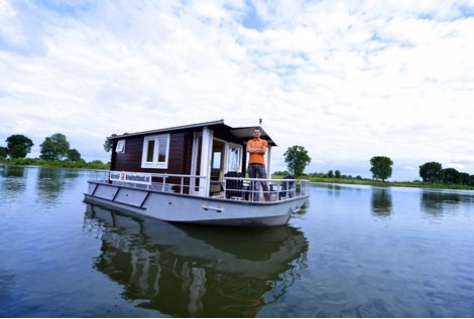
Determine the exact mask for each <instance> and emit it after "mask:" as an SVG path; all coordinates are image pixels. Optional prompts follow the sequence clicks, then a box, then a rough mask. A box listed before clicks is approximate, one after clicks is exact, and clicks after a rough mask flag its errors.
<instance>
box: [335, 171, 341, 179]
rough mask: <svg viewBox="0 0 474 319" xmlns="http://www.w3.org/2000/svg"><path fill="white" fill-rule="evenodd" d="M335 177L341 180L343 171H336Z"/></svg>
mask: <svg viewBox="0 0 474 319" xmlns="http://www.w3.org/2000/svg"><path fill="white" fill-rule="evenodd" d="M334 175H335V176H336V178H341V171H339V170H336V171H335V172H334Z"/></svg>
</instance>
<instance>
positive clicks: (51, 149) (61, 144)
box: [0, 133, 104, 165]
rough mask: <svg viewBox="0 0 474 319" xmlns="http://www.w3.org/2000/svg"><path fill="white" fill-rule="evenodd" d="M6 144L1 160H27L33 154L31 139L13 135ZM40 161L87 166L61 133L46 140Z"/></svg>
mask: <svg viewBox="0 0 474 319" xmlns="http://www.w3.org/2000/svg"><path fill="white" fill-rule="evenodd" d="M5 142H6V143H7V146H6V147H4V146H0V159H1V160H5V159H9V160H21V159H25V158H26V156H27V155H28V154H29V153H30V152H31V148H32V147H33V146H34V143H33V141H32V140H31V139H30V138H28V137H26V136H24V135H21V134H15V135H11V136H9V137H8V138H7V139H6V140H5ZM39 159H40V160H42V161H43V162H57V161H68V162H72V163H79V164H86V161H85V160H84V159H82V157H81V153H80V152H79V151H78V150H77V149H75V148H71V146H70V144H69V142H68V140H67V138H66V136H65V135H64V134H61V133H55V134H53V135H51V136H49V137H46V138H45V139H44V141H43V143H41V144H40V157H39ZM20 162H21V161H20ZM26 162H28V161H23V162H22V163H26ZM90 164H93V165H97V164H103V163H102V162H101V161H98V160H94V161H92V162H90ZM103 165H104V164H103Z"/></svg>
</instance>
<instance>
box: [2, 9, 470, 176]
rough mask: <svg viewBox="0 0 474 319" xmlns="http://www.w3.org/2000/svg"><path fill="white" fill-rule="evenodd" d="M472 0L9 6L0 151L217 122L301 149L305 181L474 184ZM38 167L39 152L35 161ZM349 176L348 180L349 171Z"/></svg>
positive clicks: (94, 147)
mask: <svg viewBox="0 0 474 319" xmlns="http://www.w3.org/2000/svg"><path fill="white" fill-rule="evenodd" d="M473 13H474V2H473V1H464V0H459V1H450V2H449V1H448V2H446V1H431V0H430V1H416V2H413V1H395V0H394V1H382V2H381V1H361V0H352V1H343V0H331V1H329V0H324V1H318V2H305V1H279V2H272V3H269V2H267V1H252V2H248V1H237V0H234V1H217V0H216V1H207V2H199V1H195V2H193V1H189V2H177V3H175V2H149V1H133V2H130V1H114V2H109V1H101V2H98V3H97V2H93V1H60V0H49V1H46V0H44V1H39V2H30V1H26V0H25V1H3V2H1V3H0V72H1V74H2V77H0V111H1V114H2V120H3V121H2V122H3V123H2V126H1V128H0V140H4V139H5V138H7V137H8V136H10V135H12V134H25V135H26V136H28V137H30V138H32V139H33V141H34V142H35V147H34V148H33V150H36V151H37V152H39V144H41V143H42V142H43V140H44V138H45V137H46V136H50V135H52V134H54V133H62V134H64V135H66V137H67V138H68V140H69V141H70V144H71V147H72V148H76V149H78V150H79V152H80V153H81V154H82V155H83V157H85V158H86V159H88V160H92V159H103V160H108V158H109V157H108V154H107V153H105V152H104V151H103V148H102V144H103V142H104V140H105V137H106V136H108V135H111V134H112V133H118V134H121V133H123V132H135V131H142V130H148V129H156V128H160V127H168V126H172V125H182V124H188V123H193V122H199V121H207V120H215V119H221V118H224V119H226V120H227V121H229V122H230V123H238V124H244V125H247V124H248V125H252V124H257V123H258V119H259V118H263V120H264V122H263V125H264V127H265V128H266V129H267V130H269V131H270V132H272V133H273V134H274V135H275V139H276V141H277V143H278V145H279V147H278V148H276V149H275V150H274V153H273V154H274V155H275V159H274V161H273V164H276V167H275V170H282V169H285V164H284V162H283V156H282V154H283V153H284V151H285V150H286V149H287V148H288V147H290V146H293V145H295V144H298V145H302V146H304V147H305V148H306V149H307V150H308V151H309V153H310V156H311V157H312V159H313V161H312V164H311V165H310V167H308V169H307V170H306V171H307V172H326V171H328V170H330V169H332V170H336V169H339V170H340V171H341V172H342V173H343V174H352V175H362V176H366V177H369V176H370V172H369V168H370V167H369V160H370V158H371V157H372V156H375V155H384V156H389V157H391V158H392V160H393V161H394V162H395V165H394V174H393V179H408V180H410V179H416V178H418V171H417V169H418V167H419V165H421V164H423V163H425V162H427V161H437V162H440V163H442V164H443V166H444V167H448V165H454V164H456V165H458V166H457V167H460V168H461V167H462V168H463V169H464V170H465V171H466V172H469V173H470V174H474V158H473V156H472V155H471V154H474V146H472V145H471V143H470V141H472V140H473V137H474V136H473V135H474V134H473V133H472V130H471V129H470V126H471V122H472V120H473V115H474V114H473V111H472V108H470V104H471V102H472V100H473V95H474V93H473V90H474V72H473V71H474V63H473V62H472V61H473V60H472V57H471V55H472V52H474V47H473V46H474V42H473V41H472V40H471V39H473V38H474V17H473ZM36 155H38V154H36ZM345 169H347V170H348V171H347V172H346V171H345Z"/></svg>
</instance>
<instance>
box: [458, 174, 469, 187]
mask: <svg viewBox="0 0 474 319" xmlns="http://www.w3.org/2000/svg"><path fill="white" fill-rule="evenodd" d="M458 182H459V184H461V185H471V176H470V175H469V174H468V173H464V172H462V173H459V176H458Z"/></svg>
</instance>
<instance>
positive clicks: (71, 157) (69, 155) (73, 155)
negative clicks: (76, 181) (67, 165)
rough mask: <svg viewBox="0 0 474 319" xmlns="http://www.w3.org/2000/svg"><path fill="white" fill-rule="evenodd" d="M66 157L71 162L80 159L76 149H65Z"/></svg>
mask: <svg viewBox="0 0 474 319" xmlns="http://www.w3.org/2000/svg"><path fill="white" fill-rule="evenodd" d="M67 159H68V160H70V161H71V162H77V161H79V160H80V159H81V153H79V151H78V150H76V149H71V150H69V151H67Z"/></svg>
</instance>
